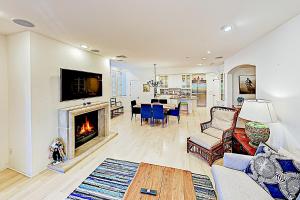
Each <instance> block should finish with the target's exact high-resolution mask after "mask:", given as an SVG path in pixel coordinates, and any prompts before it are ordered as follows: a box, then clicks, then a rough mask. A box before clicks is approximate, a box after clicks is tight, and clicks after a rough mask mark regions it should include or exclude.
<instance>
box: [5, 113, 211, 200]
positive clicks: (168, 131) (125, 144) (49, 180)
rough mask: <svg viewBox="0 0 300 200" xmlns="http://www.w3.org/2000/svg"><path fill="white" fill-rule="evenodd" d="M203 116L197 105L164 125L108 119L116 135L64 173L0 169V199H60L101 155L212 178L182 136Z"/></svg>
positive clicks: (195, 129) (194, 128) (127, 118)
mask: <svg viewBox="0 0 300 200" xmlns="http://www.w3.org/2000/svg"><path fill="white" fill-rule="evenodd" d="M207 119H208V111H207V109H204V108H201V109H198V110H197V111H196V112H194V113H193V114H189V115H183V116H182V118H181V121H180V124H177V118H170V122H169V124H168V125H167V126H166V127H165V128H162V127H161V125H157V126H154V127H150V126H149V125H147V124H145V125H143V126H142V127H141V125H140V118H139V117H137V119H136V120H135V119H133V120H132V121H130V114H129V113H125V114H124V115H121V116H119V117H117V118H115V119H113V120H112V121H111V130H113V131H117V132H118V133H119V135H118V136H117V137H116V138H114V139H113V140H112V141H110V142H109V143H107V144H105V145H104V146H103V147H101V148H100V149H99V150H97V151H96V152H94V153H93V154H92V155H90V156H89V157H87V158H86V159H84V160H83V161H81V162H80V163H79V164H78V165H76V166H75V167H74V168H72V169H71V170H70V171H68V172H67V173H66V174H58V173H55V172H52V171H49V170H45V171H44V172H42V173H40V174H39V175H37V176H36V177H34V178H27V177H25V176H23V175H21V174H18V173H16V172H14V171H12V170H4V171H2V172H0V199H1V200H4V199H17V200H25V199H30V200H39V199H49V200H60V199H64V198H65V197H66V196H68V194H69V193H71V192H72V191H73V190H74V189H75V188H76V187H77V186H78V185H79V184H80V183H81V182H82V181H83V180H84V179H85V177H87V176H88V175H89V174H90V173H91V172H92V171H93V170H94V169H95V168H96V167H97V166H98V165H99V164H100V163H101V162H102V161H103V160H104V159H105V158H115V159H122V160H128V161H134V162H142V161H143V162H148V163H153V164H159V165H164V166H170V167H175V168H180V169H187V170H190V171H192V172H194V173H201V174H206V175H208V176H210V177H211V179H212V176H211V172H210V167H209V165H208V164H207V163H206V162H205V161H203V160H201V159H199V158H197V157H195V156H193V155H190V154H187V153H186V138H187V137H188V136H189V135H192V134H194V133H197V132H200V126H199V123H200V122H203V121H206V120H207ZM46 156H47V155H46Z"/></svg>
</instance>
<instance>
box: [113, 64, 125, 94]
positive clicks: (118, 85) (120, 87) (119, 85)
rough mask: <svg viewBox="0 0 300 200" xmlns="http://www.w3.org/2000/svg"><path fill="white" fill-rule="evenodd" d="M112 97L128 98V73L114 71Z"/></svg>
mask: <svg viewBox="0 0 300 200" xmlns="http://www.w3.org/2000/svg"><path fill="white" fill-rule="evenodd" d="M111 80H112V84H111V85H112V96H113V97H116V96H126V72H122V71H117V70H112V71H111Z"/></svg>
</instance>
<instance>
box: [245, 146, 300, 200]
mask: <svg viewBox="0 0 300 200" xmlns="http://www.w3.org/2000/svg"><path fill="white" fill-rule="evenodd" d="M245 172H246V174H248V176H249V177H251V178H252V179H253V180H254V181H256V182H257V184H259V185H260V186H261V187H262V188H263V189H264V190H266V191H267V192H268V193H269V194H270V195H271V196H272V197H273V198H274V199H296V197H297V196H298V195H299V193H300V163H298V162H297V161H295V160H293V159H292V158H288V157H285V156H282V155H280V154H279V153H276V152H274V151H272V150H270V148H267V147H265V146H264V145H260V146H259V147H258V148H257V152H256V156H254V157H253V159H252V160H251V161H250V162H249V165H248V167H247V168H246V170H245Z"/></svg>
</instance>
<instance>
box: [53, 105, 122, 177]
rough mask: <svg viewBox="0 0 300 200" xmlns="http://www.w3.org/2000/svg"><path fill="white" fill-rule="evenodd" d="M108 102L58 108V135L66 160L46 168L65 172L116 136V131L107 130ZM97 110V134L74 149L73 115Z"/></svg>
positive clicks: (108, 118) (108, 117)
mask: <svg viewBox="0 0 300 200" xmlns="http://www.w3.org/2000/svg"><path fill="white" fill-rule="evenodd" d="M109 108H110V106H109V103H108V102H97V103H92V104H90V105H86V106H83V105H79V106H73V107H68V108H62V109H59V111H58V114H59V117H58V119H59V122H58V125H59V127H58V130H59V137H61V138H62V139H63V141H64V143H65V144H64V145H65V153H66V157H67V160H66V161H65V162H63V163H60V164H57V165H51V164H49V165H48V169H50V170H54V171H56V172H61V173H65V172H66V171H68V170H69V169H71V168H72V167H73V166H75V165H76V164H77V163H78V162H80V161H81V160H82V159H84V158H86V157H88V156H89V155H90V154H91V153H93V152H94V151H96V150H97V149H99V148H100V147H101V146H103V145H104V144H106V143H107V142H109V141H110V140H111V139H113V138H114V137H116V136H117V135H118V133H114V132H110V130H109V120H110V116H109V113H110V112H109ZM93 111H98V121H99V124H98V136H97V137H95V138H93V139H92V140H90V141H88V142H87V143H85V144H83V145H81V146H79V147H78V148H76V149H75V133H74V130H75V127H74V126H75V117H76V116H78V115H81V114H84V113H88V112H93Z"/></svg>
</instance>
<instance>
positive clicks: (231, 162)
mask: <svg viewBox="0 0 300 200" xmlns="http://www.w3.org/2000/svg"><path fill="white" fill-rule="evenodd" d="M252 158H253V156H248V155H242V154H235V153H225V154H224V167H227V168H230V169H235V170H239V171H244V170H245V169H246V167H247V166H248V164H249V162H250V160H251V159H252Z"/></svg>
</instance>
